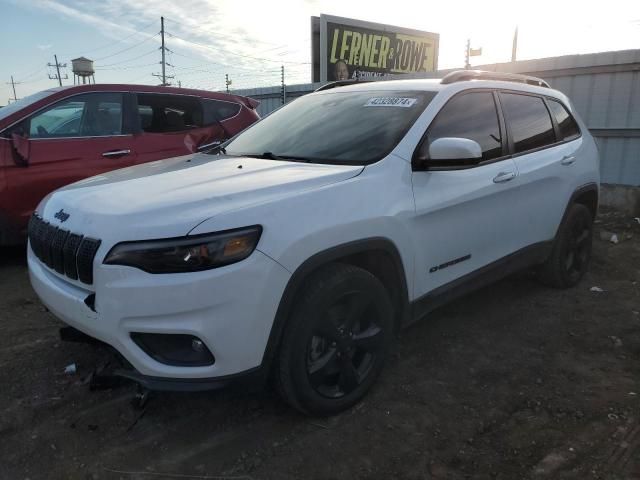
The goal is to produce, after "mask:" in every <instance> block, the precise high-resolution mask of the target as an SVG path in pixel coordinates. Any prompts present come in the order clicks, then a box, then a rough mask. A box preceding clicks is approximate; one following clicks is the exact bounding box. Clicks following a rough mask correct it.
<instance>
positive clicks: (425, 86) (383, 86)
mask: <svg viewBox="0 0 640 480" xmlns="http://www.w3.org/2000/svg"><path fill="white" fill-rule="evenodd" d="M469 88H501V89H505V90H517V91H522V92H529V93H535V94H538V95H547V96H553V97H556V98H560V99H563V100H565V101H566V96H565V95H564V94H562V93H561V92H559V91H557V90H554V89H552V88H548V87H539V86H536V85H529V84H525V83H519V82H510V81H504V80H475V79H474V80H462V81H457V82H454V83H448V84H443V83H441V79H439V78H428V79H427V78H415V79H407V80H384V81H376V82H363V83H354V84H352V85H346V86H343V87H336V88H332V89H329V90H323V91H320V92H317V93H314V95H326V94H331V93H335V92H388V91H398V90H424V91H428V92H440V91H443V90H450V91H452V92H459V91H462V90H467V89H469Z"/></svg>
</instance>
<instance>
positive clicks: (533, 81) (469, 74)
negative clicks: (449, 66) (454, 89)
mask: <svg viewBox="0 0 640 480" xmlns="http://www.w3.org/2000/svg"><path fill="white" fill-rule="evenodd" d="M467 80H500V81H503V82H517V83H526V84H528V85H535V86H537V87H546V88H551V87H550V86H549V84H548V83H547V82H545V81H544V80H542V79H541V78H538V77H532V76H530V75H521V74H519V73H504V72H487V71H485V70H456V71H454V72H451V73H448V74H446V75H445V76H444V78H443V79H442V80H441V81H440V83H442V84H445V85H446V84H449V83H456V82H466V81H467Z"/></svg>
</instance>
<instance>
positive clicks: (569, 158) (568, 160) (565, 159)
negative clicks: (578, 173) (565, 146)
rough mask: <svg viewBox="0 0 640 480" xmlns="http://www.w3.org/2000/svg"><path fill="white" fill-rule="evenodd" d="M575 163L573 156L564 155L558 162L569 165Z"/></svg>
mask: <svg viewBox="0 0 640 480" xmlns="http://www.w3.org/2000/svg"><path fill="white" fill-rule="evenodd" d="M575 161H576V157H574V156H573V155H565V156H564V157H562V160H560V164H561V165H571V164H572V163H573V162H575Z"/></svg>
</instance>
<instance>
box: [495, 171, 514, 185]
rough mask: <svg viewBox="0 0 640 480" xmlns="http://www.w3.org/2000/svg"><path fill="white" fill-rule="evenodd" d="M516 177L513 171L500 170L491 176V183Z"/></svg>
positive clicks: (502, 181)
mask: <svg viewBox="0 0 640 480" xmlns="http://www.w3.org/2000/svg"><path fill="white" fill-rule="evenodd" d="M514 178H516V173H515V172H500V173H499V174H498V175H496V176H495V177H494V178H493V183H504V182H508V181H509V180H513V179H514Z"/></svg>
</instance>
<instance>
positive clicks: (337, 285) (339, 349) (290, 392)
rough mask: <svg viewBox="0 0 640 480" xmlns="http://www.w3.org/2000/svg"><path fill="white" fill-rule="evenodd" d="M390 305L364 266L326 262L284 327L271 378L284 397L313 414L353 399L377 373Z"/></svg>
mask: <svg viewBox="0 0 640 480" xmlns="http://www.w3.org/2000/svg"><path fill="white" fill-rule="evenodd" d="M393 322H394V319H393V307H392V304H391V300H390V298H389V294H388V292H387V290H386V289H385V287H384V286H383V285H382V283H381V282H380V280H378V278H376V277H375V276H374V275H372V274H371V273H370V272H368V271H367V270H364V269H362V268H359V267H356V266H353V265H347V264H340V263H335V264H330V265H327V266H325V267H323V268H321V269H320V270H318V271H317V272H315V273H314V274H312V275H311V277H310V278H309V279H307V280H306V281H305V285H304V287H303V288H302V291H301V292H300V293H299V295H297V300H296V303H295V306H294V309H293V312H292V314H291V317H290V318H289V320H288V322H287V325H286V326H285V330H284V334H283V338H282V342H281V345H280V351H279V357H278V365H277V367H276V372H275V375H274V377H275V378H274V379H275V381H276V387H277V388H278V390H279V392H280V394H281V395H282V397H283V398H284V400H285V401H286V402H287V403H289V404H290V405H291V406H293V407H295V408H297V409H298V410H300V411H302V412H304V413H307V414H312V415H331V414H334V413H338V412H340V411H342V410H345V409H347V408H349V407H351V406H352V405H354V404H355V403H357V402H358V401H359V400H360V399H361V398H362V397H363V396H364V394H365V393H366V392H367V391H368V390H369V388H371V386H372V385H373V383H374V382H375V380H376V379H377V377H378V375H379V374H380V372H381V371H382V367H383V365H384V360H385V358H386V354H387V351H388V348H389V345H390V342H391V340H392V338H393Z"/></svg>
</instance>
